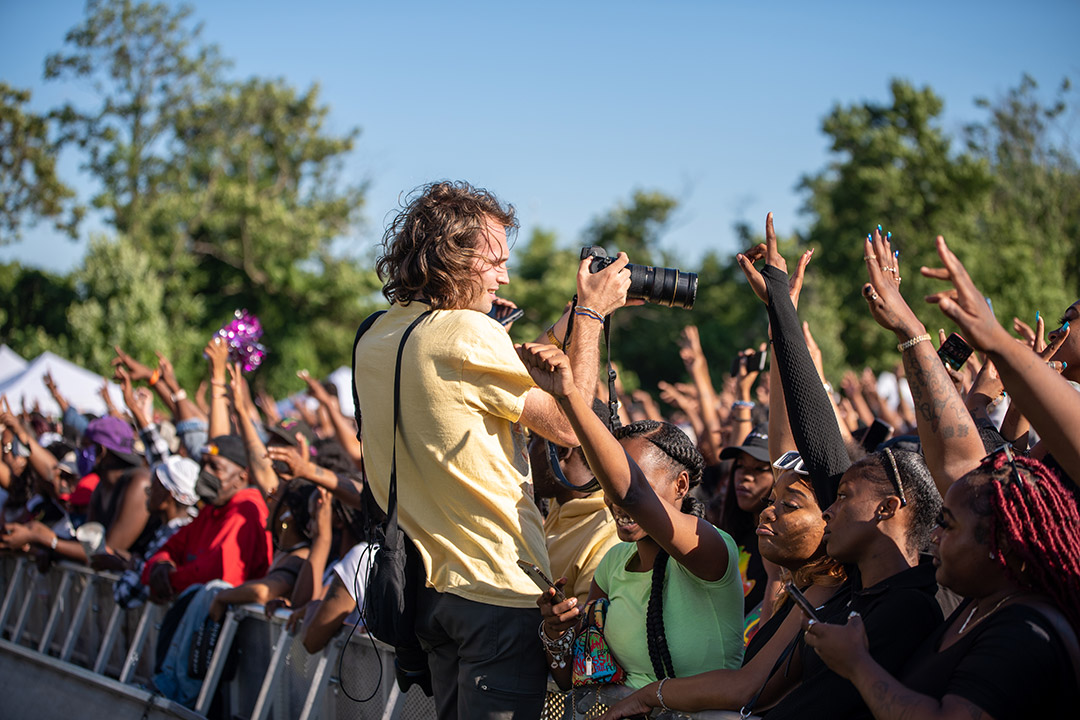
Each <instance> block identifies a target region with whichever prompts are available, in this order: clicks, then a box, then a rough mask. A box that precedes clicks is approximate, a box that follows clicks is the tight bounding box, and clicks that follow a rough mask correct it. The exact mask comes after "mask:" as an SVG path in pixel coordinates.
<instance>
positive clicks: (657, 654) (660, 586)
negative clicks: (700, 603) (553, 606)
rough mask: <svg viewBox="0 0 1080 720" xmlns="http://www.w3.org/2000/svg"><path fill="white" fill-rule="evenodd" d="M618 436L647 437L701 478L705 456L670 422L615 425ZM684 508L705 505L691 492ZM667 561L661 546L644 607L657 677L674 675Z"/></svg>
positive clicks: (697, 509)
mask: <svg viewBox="0 0 1080 720" xmlns="http://www.w3.org/2000/svg"><path fill="white" fill-rule="evenodd" d="M615 437H616V438H618V439H619V440H622V439H624V438H631V437H643V438H645V439H646V440H648V441H649V442H650V443H651V444H652V446H653V447H655V448H656V450H657V451H659V452H658V453H657V455H658V456H659V457H661V458H663V459H664V460H666V461H667V463H668V465H670V466H671V469H672V470H673V471H674V472H676V473H678V472H682V471H684V470H685V471H686V472H687V473H688V474H689V476H690V483H689V486H690V487H694V486H695V485H697V484H698V483H699V482H701V473H702V471H703V470H704V469H705V458H704V457H702V455H701V453H700V452H699V451H698V449H697V447H696V446H695V445H694V444H693V443H692V442H691V441H690V438H688V437H687V436H686V433H684V432H683V431H682V430H680V429H679V428H677V427H675V426H674V425H672V424H671V423H666V422H657V421H655V420H639V421H638V422H635V423H631V424H630V425H626V426H624V427H620V428H616V429H615ZM681 510H682V511H683V512H684V513H687V514H690V515H694V516H696V517H705V506H704V505H703V504H702V503H701V502H700V501H698V500H697V499H696V498H694V497H692V496H691V495H690V494H689V493H687V494H686V495H685V496H684V497H683V502H682V508H681ZM667 563H668V554H667V552H666V551H665V550H664V549H663V548H661V549H660V552H659V553H657V555H656V560H654V561H653V569H652V586H651V591H650V593H649V605H648V608H647V609H646V611H645V639H646V641H647V642H648V646H649V660H650V661H652V666H653V673H654V674H655V675H656V677H657V679H661V678H665V677H675V665H674V664H673V663H672V660H671V650H670V649H669V648H668V643H667V634H666V633H665V632H664V578H665V577H666V575H667V572H666V571H667Z"/></svg>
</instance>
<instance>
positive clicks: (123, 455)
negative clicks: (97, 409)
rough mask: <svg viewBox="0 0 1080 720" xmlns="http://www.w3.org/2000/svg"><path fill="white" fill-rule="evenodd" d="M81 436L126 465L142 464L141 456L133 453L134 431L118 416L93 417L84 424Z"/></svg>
mask: <svg viewBox="0 0 1080 720" xmlns="http://www.w3.org/2000/svg"><path fill="white" fill-rule="evenodd" d="M83 436H84V437H85V438H86V439H87V440H89V441H90V442H92V443H96V444H98V445H100V446H101V447H103V448H105V449H106V450H108V451H109V452H111V453H112V454H113V455H116V456H117V457H118V458H120V459H121V460H123V461H124V462H126V463H127V464H128V465H142V458H141V457H139V456H138V455H137V454H135V450H134V447H133V446H134V443H135V433H134V432H132V430H131V426H130V425H128V424H127V423H126V422H124V421H123V420H121V419H120V418H116V417H113V416H112V415H106V416H105V417H100V418H95V419H94V420H91V421H90V424H89V425H87V426H86V432H85V433H83Z"/></svg>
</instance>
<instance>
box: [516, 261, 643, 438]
mask: <svg viewBox="0 0 1080 720" xmlns="http://www.w3.org/2000/svg"><path fill="white" fill-rule="evenodd" d="M627 262H629V261H628V259H627V257H626V253H619V256H618V257H617V258H616V259H615V261H614V262H612V263H611V264H610V265H608V266H607V267H606V268H604V269H603V270H601V271H600V272H597V273H591V272H589V263H590V261H589V260H588V259H586V260H582V261H581V264H580V265H579V266H578V275H577V288H578V307H577V309H576V310H575V316H574V327H573V330H572V332H571V336H570V346H569V348H567V355H568V357H569V358H570V364H571V368H572V370H573V376H574V379H575V382H576V383H577V388H578V392H580V393H581V396H582V397H584V398H588V399H589V400H588V402H590V403H591V402H592V398H593V393H594V392H595V389H596V376H597V372H598V370H599V366H600V335H601V333H602V332H603V329H604V323H603V317H605V316H607V315H610V314H611V313H613V312H615V310H617V309H618V308H620V307H622V306H623V305H626V304H628V303H627V300H626V292H627V290H629V289H630V273H629V271H626V264H627ZM597 318H600V319H597ZM560 325H562V326H563V327H564V328H565V324H564V323H563V320H562V319H561V318H560V320H559V322H558V323H556V326H555V334H556V336H558V333H559V332H565V330H560V327H559V326H560ZM560 339H561V338H560ZM551 347H555V346H551ZM557 349H558V348H556V350H557ZM590 412H591V411H590ZM521 423H522V424H523V425H524V426H525V427H527V428H529V429H530V430H535V431H537V432H538V433H540V434H541V435H542V436H544V437H545V438H547V439H548V440H551V441H553V442H555V443H556V444H558V445H562V446H563V447H576V446H577V444H578V441H577V436H576V435H574V430H573V428H572V427H571V425H570V423H569V422H568V421H567V420H566V418H565V416H564V415H563V413H562V411H561V410H560V409H559V406H558V404H557V403H556V402H555V400H554V399H553V398H552V397H551V396H550V395H548V394H547V393H545V392H543V391H541V390H539V389H538V388H533V389H532V390H530V391H529V393H528V394H527V395H526V396H525V410H524V412H522V414H521Z"/></svg>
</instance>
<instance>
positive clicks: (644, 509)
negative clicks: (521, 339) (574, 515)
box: [518, 343, 729, 581]
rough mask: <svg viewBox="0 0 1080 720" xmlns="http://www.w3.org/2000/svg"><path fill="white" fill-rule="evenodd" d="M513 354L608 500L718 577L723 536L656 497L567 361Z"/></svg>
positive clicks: (535, 352)
mask: <svg viewBox="0 0 1080 720" xmlns="http://www.w3.org/2000/svg"><path fill="white" fill-rule="evenodd" d="M518 354H519V355H520V356H521V360H522V362H523V363H525V367H527V368H528V369H529V373H530V374H531V375H532V377H533V379H534V380H535V381H536V383H537V385H538V386H539V387H540V388H541V389H542V390H544V391H545V392H549V393H551V394H552V395H553V396H555V397H556V398H557V399H558V401H559V406H560V407H561V408H562V409H563V411H564V412H565V413H566V417H567V418H568V419H569V421H570V424H571V425H572V426H573V428H574V432H575V433H576V434H577V437H578V438H579V439H580V440H581V449H582V450H583V451H584V452H585V458H586V459H587V460H588V462H589V467H590V468H591V469H592V471H593V473H594V474H595V475H596V479H597V480H599V481H600V485H601V486H603V488H604V493H605V494H606V496H607V498H608V499H609V500H610V501H611V502H613V503H614V504H616V505H618V506H619V507H621V508H623V509H624V510H626V512H627V513H629V515H630V516H631V517H633V518H634V521H635V522H637V523H638V525H639V526H640V527H641V529H642V530H644V531H645V532H646V533H648V534H649V537H651V538H652V539H653V540H654V541H656V542H657V543H658V544H659V545H660V546H661V547H662V548H664V550H666V551H667V552H668V554H669V555H670V556H671V558H672V559H673V560H675V561H676V562H678V563H679V564H680V565H682V566H683V567H685V568H686V569H687V570H689V571H690V572H692V573H694V575H696V576H698V577H700V578H702V579H703V580H710V581H712V580H719V579H720V578H722V577H723V576H724V573H726V572H727V567H728V562H729V558H728V552H727V547H726V544H725V542H724V539H723V537H722V536H721V535H720V534H719V533H717V532H715V530H713V529H712V528H711V527H710V526H709V525H708V523H707V522H706V521H705V520H703V519H700V518H697V517H694V516H693V515H688V514H686V513H684V512H682V511H681V509H680V508H677V507H674V506H672V505H669V504H668V503H667V502H665V501H664V500H662V499H661V498H660V497H658V496H657V494H656V492H655V491H654V490H653V488H652V486H651V485H650V484H649V480H648V478H646V477H645V474H644V473H643V472H642V471H641V468H639V467H638V465H637V463H635V462H634V460H633V459H632V458H631V457H630V456H629V455H627V453H626V451H625V450H623V447H622V445H620V444H619V441H618V440H616V439H615V437H614V436H613V435H612V434H611V432H610V431H609V430H608V429H607V427H606V426H605V425H604V423H603V422H602V421H601V420H600V418H598V417H597V416H596V414H595V413H593V411H592V408H591V407H590V403H588V402H586V401H585V399H584V398H583V397H582V396H581V393H580V392H579V391H578V389H577V387H576V386H575V384H574V378H573V373H572V371H571V370H570V361H569V360H568V359H567V357H566V356H565V355H563V353H562V352H561V351H560V350H559V349H558V348H556V347H554V346H552V345H539V344H536V343H528V344H525V345H521V346H518Z"/></svg>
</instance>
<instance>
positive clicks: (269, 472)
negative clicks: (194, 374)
mask: <svg viewBox="0 0 1080 720" xmlns="http://www.w3.org/2000/svg"><path fill="white" fill-rule="evenodd" d="M228 367H229V375H230V377H231V382H230V384H229V389H230V391H231V394H232V399H233V407H234V409H235V410H236V422H237V423H238V424H239V425H240V437H241V438H242V439H243V440H244V447H245V449H246V450H247V455H248V474H249V475H250V476H251V479H252V480H254V481H255V484H256V485H258V486H259V489H260V490H262V493H263V495H264V496H266V497H267V499H269V500H270V503H268V504H269V505H270V509H271V511H272V510H273V507H274V505H276V502H275V501H273V500H272V498H274V497H275V494H276V493H277V491H278V487H279V486H280V485H281V480H280V478H278V476H277V473H276V472H274V466H273V464H272V463H271V462H270V458H269V456H268V455H267V453H266V445H264V444H263V441H262V438H260V437H259V431H258V430H257V429H256V428H255V421H254V420H252V419H251V395H249V394H248V388H247V383H246V382H244V371H243V369H242V368H241V366H240V363H235V364H230V365H229V366H228Z"/></svg>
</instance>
